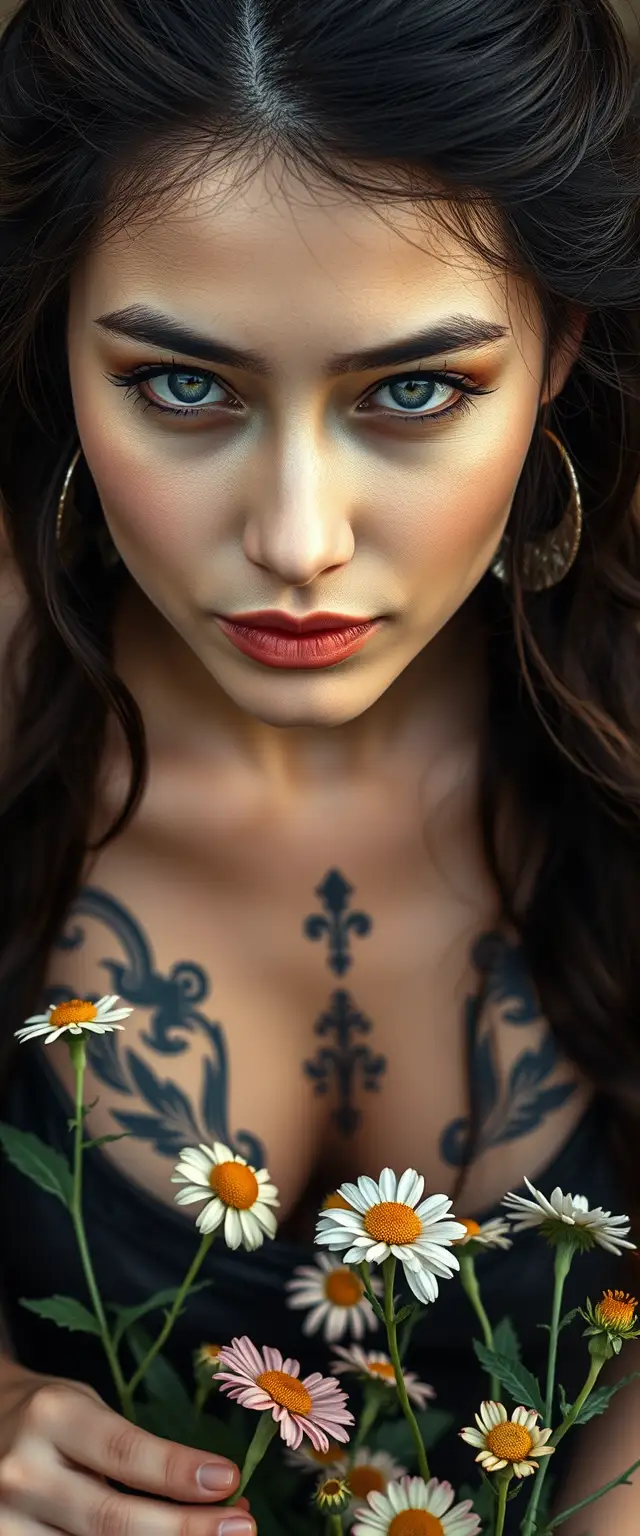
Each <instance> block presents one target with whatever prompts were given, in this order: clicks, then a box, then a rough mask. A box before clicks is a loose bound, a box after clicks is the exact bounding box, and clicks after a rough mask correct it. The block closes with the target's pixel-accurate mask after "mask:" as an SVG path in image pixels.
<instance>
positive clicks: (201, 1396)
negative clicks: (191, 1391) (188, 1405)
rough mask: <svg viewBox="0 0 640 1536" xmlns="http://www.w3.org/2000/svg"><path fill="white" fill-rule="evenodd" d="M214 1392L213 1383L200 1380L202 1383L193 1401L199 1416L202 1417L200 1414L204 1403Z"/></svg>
mask: <svg viewBox="0 0 640 1536" xmlns="http://www.w3.org/2000/svg"><path fill="white" fill-rule="evenodd" d="M212 1392H213V1383H211V1384H210V1383H209V1382H208V1381H201V1382H200V1385H199V1387H198V1388H197V1390H196V1395H195V1398H194V1401H193V1406H194V1409H195V1412H196V1417H197V1418H199V1417H200V1414H201V1413H202V1410H203V1408H204V1405H205V1403H206V1402H207V1401H208V1399H209V1397H210V1396H211V1393H212Z"/></svg>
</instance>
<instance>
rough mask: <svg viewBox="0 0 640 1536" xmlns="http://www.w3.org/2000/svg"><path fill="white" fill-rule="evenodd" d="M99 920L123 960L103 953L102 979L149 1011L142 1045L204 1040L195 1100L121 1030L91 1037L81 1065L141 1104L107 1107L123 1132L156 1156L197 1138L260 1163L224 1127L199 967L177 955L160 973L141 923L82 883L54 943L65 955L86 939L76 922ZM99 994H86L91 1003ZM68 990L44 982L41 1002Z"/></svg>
mask: <svg viewBox="0 0 640 1536" xmlns="http://www.w3.org/2000/svg"><path fill="white" fill-rule="evenodd" d="M83 918H86V919H91V920H94V921H97V922H99V923H101V925H102V926H103V927H104V928H107V929H109V930H110V931H111V933H112V934H113V937H114V939H115V940H117V945H118V950H120V951H122V952H123V953H124V955H125V957H126V958H125V960H124V961H123V960H121V959H111V958H104V959H102V960H101V962H100V964H101V967H102V969H103V970H104V971H105V972H106V975H107V977H108V991H109V992H114V993H117V995H118V997H121V998H122V999H123V1000H124V1002H125V1003H129V1004H130V1005H131V1006H132V1007H133V1008H148V1009H149V1010H150V1019H149V1029H148V1031H147V1033H146V1034H143V1035H142V1040H143V1042H144V1044H145V1045H146V1046H147V1047H148V1049H149V1050H150V1051H153V1052H154V1053H155V1054H156V1055H157V1056H160V1057H165V1058H166V1057H170V1056H178V1055H181V1054H182V1053H183V1052H184V1051H186V1050H187V1049H188V1047H189V1043H190V1037H192V1038H193V1037H194V1036H200V1039H204V1041H205V1042H206V1045H207V1055H206V1057H205V1059H204V1064H203V1068H202V1079H201V1085H200V1094H199V1101H198V1104H197V1106H196V1105H195V1104H192V1103H191V1102H190V1101H189V1099H188V1098H187V1096H186V1094H185V1093H184V1092H183V1090H182V1088H180V1087H179V1085H178V1084H177V1083H175V1082H172V1081H171V1078H170V1077H162V1076H160V1075H159V1074H158V1073H156V1072H154V1070H153V1068H152V1067H150V1066H149V1065H148V1063H147V1062H146V1061H145V1060H144V1059H143V1058H142V1056H140V1055H139V1054H138V1052H137V1051H134V1050H132V1049H131V1048H130V1047H128V1046H127V1043H126V1042H127V1035H126V1031H124V1032H123V1033H122V1034H120V1033H115V1032H114V1033H113V1034H108V1035H90V1036H89V1040H88V1043H87V1062H88V1065H89V1067H90V1069H91V1071H92V1072H93V1073H94V1075H95V1077H96V1078H98V1079H99V1081H100V1082H102V1083H104V1084H105V1085H106V1086H107V1087H109V1088H111V1089H112V1090H113V1091H114V1092H115V1093H117V1094H121V1095H122V1096H123V1097H124V1098H129V1099H134V1098H135V1099H136V1100H137V1103H138V1104H140V1102H142V1104H143V1105H144V1106H145V1107H144V1108H143V1109H140V1108H136V1109H134V1108H133V1107H132V1108H131V1109H124V1108H123V1109H112V1110H111V1114H112V1115H113V1118H114V1120H116V1121H117V1122H118V1124H119V1125H121V1126H122V1128H123V1130H125V1131H128V1132H129V1133H130V1135H132V1136H134V1137H137V1138H138V1140H140V1141H145V1142H148V1143H150V1145H151V1146H152V1147H153V1148H154V1150H155V1151H156V1152H158V1153H159V1154H160V1156H161V1157H167V1158H173V1159H175V1158H176V1157H177V1156H178V1154H179V1152H180V1150H181V1148H182V1147H185V1146H197V1145H198V1144H199V1143H200V1142H208V1143H210V1142H212V1141H221V1142H224V1144H225V1145H226V1146H228V1147H230V1148H231V1149H232V1151H233V1152H234V1153H236V1154H238V1155H239V1156H240V1157H244V1158H246V1160H247V1162H249V1163H252V1164H253V1166H254V1167H257V1168H261V1167H263V1166H264V1164H265V1161H266V1158H265V1149H264V1147H263V1146H262V1145H261V1143H260V1141H259V1140H258V1139H257V1137H256V1136H254V1135H253V1134H252V1132H251V1131H248V1130H241V1131H237V1132H236V1133H235V1134H233V1133H232V1131H231V1130H230V1128H229V1122H228V1102H229V1060H228V1053H227V1045H226V1040H225V1035H224V1031H223V1028H222V1025H221V1024H220V1023H218V1022H217V1021H215V1020H213V1019H212V1018H210V1017H209V1016H208V1014H207V1013H206V1012H204V1011H203V1009H202V1008H201V1007H200V1006H199V1005H200V1004H202V1003H205V1002H206V999H207V996H208V993H209V991H210V982H209V979H208V976H207V973H206V971H204V970H203V968H202V966H200V965H196V964H195V963H194V962H193V961H192V960H180V961H178V962H177V963H176V964H175V965H173V966H172V967H171V970H170V971H169V972H168V973H167V974H166V975H165V974H163V973H162V972H161V971H158V970H157V969H156V965H155V960H154V955H153V950H152V948H151V945H150V943H149V940H148V938H147V936H146V934H145V933H144V931H143V929H142V927H141V926H140V924H139V923H137V922H136V921H135V919H134V917H133V916H132V914H131V913H130V912H129V911H127V908H126V907H124V906H122V904H121V903H120V902H118V901H115V900H114V898H113V896H108V895H107V894H106V892H104V891H100V890H96V889H93V888H91V887H87V888H86V889H84V890H83V891H81V892H80V894H79V895H78V897H77V898H76V901H75V902H74V905H73V908H72V910H71V914H70V917H69V921H68V923H67V927H66V929H65V930H64V932H63V933H62V934H61V935H60V937H59V939H58V941H57V944H56V948H57V949H58V950H61V951H63V952H64V953H66V954H70V953H72V952H73V951H74V950H78V949H79V948H80V947H81V946H82V944H83V943H84V940H85V933H84V928H83V926H82V919H83ZM99 995H100V994H99V993H96V994H95V996H94V995H93V994H92V995H91V997H90V998H89V1001H91V1002H97V1000H98V997H99ZM71 996H72V993H71V992H70V991H69V989H68V988H64V987H50V988H48V989H47V991H46V993H45V1001H46V1003H47V1004H49V1003H53V1004H57V1003H61V1002H66V1001H68V999H69V998H70V997H71Z"/></svg>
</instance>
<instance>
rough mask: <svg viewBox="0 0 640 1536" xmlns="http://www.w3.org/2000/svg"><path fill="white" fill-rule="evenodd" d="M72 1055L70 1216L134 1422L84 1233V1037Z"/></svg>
mask: <svg viewBox="0 0 640 1536" xmlns="http://www.w3.org/2000/svg"><path fill="white" fill-rule="evenodd" d="M69 1054H70V1056H71V1062H72V1065H73V1069H74V1072H75V1077H76V1093H75V1109H76V1116H75V1126H74V1148H73V1193H72V1197H71V1213H70V1214H71V1220H72V1222H73V1229H74V1232H75V1235H76V1242H77V1244H78V1249H79V1252H80V1259H81V1261H82V1268H83V1272H84V1277H85V1280H86V1283H87V1289H88V1291H89V1295H90V1297H91V1303H92V1306H93V1311H94V1314H95V1317H96V1321H97V1323H98V1327H99V1329H100V1338H101V1340H102V1346H103V1349H104V1352H105V1354H106V1356H107V1360H108V1361H109V1366H110V1368H111V1374H112V1376H113V1379H114V1382H115V1385H116V1390H117V1393H118V1397H119V1399H120V1405H121V1407H122V1411H123V1413H124V1414H125V1415H126V1417H127V1418H130V1419H134V1415H133V1412H132V1411H130V1404H129V1401H128V1396H127V1386H126V1382H125V1379H124V1376H123V1374H122V1370H121V1368H120V1362H119V1360H118V1356H117V1353H116V1350H115V1348H114V1344H113V1340H112V1338H111V1334H110V1332H109V1324H108V1322H107V1318H106V1315H105V1310H104V1307H103V1305H102V1301H101V1299H100V1292H99V1290H98V1286H97V1283H96V1277H95V1275H94V1273H93V1265H92V1263H91V1255H90V1253H89V1245H88V1243H87V1237H86V1233H85V1230H84V1221H83V1218H82V1151H83V1140H84V1115H83V1103H82V1097H83V1089H84V1074H85V1067H86V1055H85V1045H84V1039H83V1038H82V1036H81V1035H80V1036H78V1035H75V1036H73V1035H72V1036H70V1040H69ZM134 1422H135V1419H134Z"/></svg>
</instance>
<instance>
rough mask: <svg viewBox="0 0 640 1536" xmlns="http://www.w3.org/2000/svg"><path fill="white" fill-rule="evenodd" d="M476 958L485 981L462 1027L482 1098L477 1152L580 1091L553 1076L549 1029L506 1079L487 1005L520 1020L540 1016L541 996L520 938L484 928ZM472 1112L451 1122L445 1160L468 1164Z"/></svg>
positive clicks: (511, 1137) (555, 1058) (528, 1127)
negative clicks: (503, 1080) (514, 939)
mask: <svg viewBox="0 0 640 1536" xmlns="http://www.w3.org/2000/svg"><path fill="white" fill-rule="evenodd" d="M473 962H474V965H475V966H476V967H477V969H478V971H479V972H480V973H481V974H484V975H485V976H486V988H485V989H484V990H483V991H482V992H481V993H479V994H478V995H477V996H474V997H469V998H467V1002H466V1019H465V1027H466V1031H467V1043H468V1046H469V1059H470V1061H471V1070H472V1074H473V1079H474V1087H475V1092H476V1095H477V1103H478V1135H477V1140H476V1141H475V1143H474V1156H475V1157H479V1156H480V1155H481V1154H482V1153H483V1152H487V1151H489V1149H490V1148H491V1147H499V1146H501V1145H502V1144H503V1143H504V1142H506V1141H516V1140H519V1139H520V1137H521V1136H527V1135H529V1133H530V1132H531V1131H535V1130H537V1128H538V1126H540V1125H541V1124H542V1121H543V1120H544V1119H545V1117H546V1116H547V1115H549V1114H551V1113H552V1111H553V1110H555V1109H560V1108H561V1106H562V1105H563V1104H566V1102H567V1100H568V1099H570V1098H571V1095H572V1094H573V1093H575V1090H576V1084H575V1083H556V1084H554V1085H552V1086H549V1083H548V1080H549V1078H550V1077H551V1075H552V1073H553V1072H554V1071H555V1069H556V1067H557V1066H558V1062H559V1060H560V1056H559V1052H558V1048H557V1045H556V1042H555V1039H554V1037H553V1035H552V1033H551V1031H550V1030H548V1031H547V1033H546V1034H545V1036H544V1039H543V1041H542V1043H541V1044H540V1045H538V1046H537V1047H536V1049H535V1050H524V1051H523V1052H522V1054H521V1055H520V1056H519V1057H518V1059H517V1061H515V1062H514V1064H513V1066H512V1068H511V1070H510V1072H509V1077H508V1080H507V1082H506V1083H505V1084H503V1085H501V1083H500V1076H499V1072H498V1068H497V1065H496V1059H495V1053H494V1044H493V1032H492V1028H491V1023H490V1018H489V1014H490V1005H491V1004H493V1005H494V1006H495V1005H499V1007H500V1014H501V1018H502V1019H503V1020H504V1022H505V1023H506V1024H512V1025H515V1027H516V1028H519V1027H522V1026H525V1025H529V1024H534V1023H535V1022H536V1021H537V1020H539V1018H540V1004H539V1001H538V999H537V997H536V994H535V989H534V987H533V984H532V979H531V976H530V975H529V972H528V970H527V965H526V961H525V957H524V953H523V950H522V946H521V945H519V944H510V943H509V941H508V940H507V939H506V938H505V937H504V935H503V934H501V933H485V934H483V935H482V936H481V938H480V939H479V940H478V942H477V944H476V945H475V947H474V951H473ZM469 1135H470V1120H469V1117H468V1116H463V1117H461V1118H460V1119H458V1120H453V1121H452V1122H451V1124H450V1125H448V1126H446V1127H445V1129H444V1131H443V1133H442V1137H441V1141H440V1152H441V1156H442V1157H443V1159H444V1161H445V1162H446V1163H448V1164H449V1165H450V1166H451V1167H452V1168H461V1167H463V1165H464V1163H465V1161H466V1157H467V1151H468V1147H469Z"/></svg>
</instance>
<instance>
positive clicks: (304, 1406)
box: [256, 1371, 313, 1418]
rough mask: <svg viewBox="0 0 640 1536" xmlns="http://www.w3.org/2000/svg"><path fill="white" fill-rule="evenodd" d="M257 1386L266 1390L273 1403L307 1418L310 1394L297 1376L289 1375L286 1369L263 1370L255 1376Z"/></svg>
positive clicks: (309, 1407)
mask: <svg viewBox="0 0 640 1536" xmlns="http://www.w3.org/2000/svg"><path fill="white" fill-rule="evenodd" d="M256 1381H257V1384H258V1386H259V1387H262V1390H263V1392H268V1393H269V1397H271V1398H273V1401H274V1403H278V1404H279V1406H280V1407H281V1408H287V1409H288V1410H289V1413H300V1414H302V1416H303V1418H308V1416H309V1414H310V1413H311V1409H312V1407H313V1403H312V1401H311V1396H310V1394H309V1393H308V1392H307V1389H306V1387H303V1385H302V1382H301V1381H298V1378H297V1376H289V1374H288V1372H287V1371H263V1372H262V1374H261V1375H260V1376H257V1377H256Z"/></svg>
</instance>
